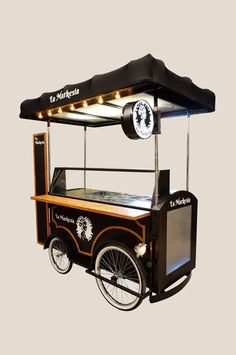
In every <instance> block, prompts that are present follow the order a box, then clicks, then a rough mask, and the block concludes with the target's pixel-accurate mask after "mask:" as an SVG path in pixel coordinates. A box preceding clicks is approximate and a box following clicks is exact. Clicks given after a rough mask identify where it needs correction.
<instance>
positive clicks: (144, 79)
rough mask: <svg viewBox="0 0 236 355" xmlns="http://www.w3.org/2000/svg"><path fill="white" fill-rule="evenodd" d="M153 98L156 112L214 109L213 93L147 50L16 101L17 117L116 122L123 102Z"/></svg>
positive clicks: (90, 123)
mask: <svg viewBox="0 0 236 355" xmlns="http://www.w3.org/2000/svg"><path fill="white" fill-rule="evenodd" d="M154 97H158V98H159V100H158V107H159V109H160V111H161V117H162V118H163V117H176V116H179V115H182V114H186V110H188V111H189V113H190V114H196V113H204V112H211V111H214V110H215V95H214V93H213V92H212V91H210V90H208V89H201V88H199V87H198V86H196V85H195V84H193V82H192V81H191V79H189V78H187V77H181V76H179V75H177V74H175V73H173V72H171V71H170V70H169V69H167V68H166V66H165V64H164V63H163V62H162V61H161V60H159V59H155V58H154V57H152V55H151V54H148V55H146V56H144V57H142V58H140V59H137V60H133V61H131V62H129V63H128V64H126V65H125V66H123V67H121V68H119V69H116V70H113V71H111V72H108V73H106V74H100V75H95V76H94V77H93V78H91V79H89V80H87V81H84V82H82V83H78V84H74V85H66V86H65V87H64V88H62V89H60V90H57V91H54V92H47V93H44V94H42V95H41V96H40V97H38V98H36V99H30V100H25V101H23V102H22V104H21V113H20V117H21V118H26V119H31V120H41V121H48V120H49V119H50V121H51V122H57V123H68V124H76V125H82V126H85V125H86V126H105V125H111V124H120V123H121V115H122V110H123V107H124V105H125V104H126V103H127V102H131V101H137V100H138V99H145V100H147V101H148V102H149V103H150V104H151V106H152V107H153V105H154Z"/></svg>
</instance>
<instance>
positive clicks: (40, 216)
mask: <svg viewBox="0 0 236 355" xmlns="http://www.w3.org/2000/svg"><path fill="white" fill-rule="evenodd" d="M33 154H34V179H35V194H36V195H44V194H45V193H47V192H48V168H47V137H46V133H38V134H34V135H33ZM48 218H49V214H48V205H47V204H45V203H43V202H38V201H37V202H36V227H37V242H38V243H39V244H44V242H45V240H46V238H47V236H48V235H49V219H48Z"/></svg>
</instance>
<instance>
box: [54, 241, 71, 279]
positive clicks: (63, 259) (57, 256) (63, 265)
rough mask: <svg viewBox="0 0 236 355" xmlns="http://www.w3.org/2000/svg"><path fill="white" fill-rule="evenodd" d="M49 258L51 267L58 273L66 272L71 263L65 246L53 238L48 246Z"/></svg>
mask: <svg viewBox="0 0 236 355" xmlns="http://www.w3.org/2000/svg"><path fill="white" fill-rule="evenodd" d="M49 257H50V260H51V263H52V265H53V267H54V268H55V269H56V270H57V271H58V272H60V273H64V272H66V271H68V269H69V268H70V264H71V261H70V259H69V258H68V256H67V250H66V247H65V244H64V243H63V242H62V241H61V240H60V239H59V238H54V239H53V240H52V241H51V243H50V245H49Z"/></svg>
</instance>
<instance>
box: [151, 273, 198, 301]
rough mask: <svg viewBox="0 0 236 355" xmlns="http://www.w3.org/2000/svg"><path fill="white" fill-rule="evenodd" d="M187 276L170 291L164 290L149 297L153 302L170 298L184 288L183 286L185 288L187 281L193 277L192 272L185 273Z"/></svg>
mask: <svg viewBox="0 0 236 355" xmlns="http://www.w3.org/2000/svg"><path fill="white" fill-rule="evenodd" d="M185 276H186V278H185V279H184V280H183V281H182V282H181V283H180V284H178V285H177V286H176V287H173V288H171V289H170V290H169V291H162V292H161V293H160V294H157V295H152V294H151V295H150V297H149V301H150V302H151V303H155V302H159V301H162V300H165V299H166V298H169V297H171V296H173V295H175V294H176V293H178V292H179V291H181V290H182V288H184V287H185V286H186V285H187V283H188V282H189V280H190V278H191V272H190V273H188V274H186V275H185Z"/></svg>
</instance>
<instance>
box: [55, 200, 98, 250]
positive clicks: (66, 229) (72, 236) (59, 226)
mask: <svg viewBox="0 0 236 355" xmlns="http://www.w3.org/2000/svg"><path fill="white" fill-rule="evenodd" d="M54 208H55V207H53V209H54ZM52 222H54V223H55V226H56V228H62V229H64V230H65V231H67V233H69V234H70V236H71V238H72V239H73V240H74V242H75V244H76V247H77V249H78V252H79V253H81V254H85V255H89V256H91V255H92V253H91V252H90V253H89V252H85V251H82V250H81V249H80V247H79V244H78V241H77V239H76V238H75V237H74V235H73V233H72V232H71V231H70V230H69V228H66V227H64V226H61V225H60V224H57V222H56V221H55V219H54V218H53V214H52Z"/></svg>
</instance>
